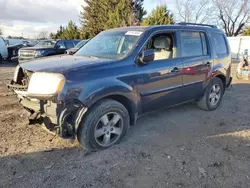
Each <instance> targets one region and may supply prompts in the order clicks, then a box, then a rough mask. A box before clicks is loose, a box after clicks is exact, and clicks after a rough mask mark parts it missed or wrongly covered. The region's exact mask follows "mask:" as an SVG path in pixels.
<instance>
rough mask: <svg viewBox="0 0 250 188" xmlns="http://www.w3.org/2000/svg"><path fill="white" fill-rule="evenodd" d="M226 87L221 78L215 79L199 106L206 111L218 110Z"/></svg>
mask: <svg viewBox="0 0 250 188" xmlns="http://www.w3.org/2000/svg"><path fill="white" fill-rule="evenodd" d="M224 90H225V88H224V85H223V82H222V80H221V79H220V78H217V77H215V78H213V79H212V80H211V81H210V83H209V84H208V86H207V88H206V91H205V94H204V96H203V97H202V99H201V100H200V101H199V102H198V106H199V107H200V108H201V109H203V110H206V111H212V110H216V109H217V108H218V107H219V105H220V103H221V100H222V97H223V95H224Z"/></svg>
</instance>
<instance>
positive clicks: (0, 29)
mask: <svg viewBox="0 0 250 188" xmlns="http://www.w3.org/2000/svg"><path fill="white" fill-rule="evenodd" d="M2 34H3V29H2V28H0V36H1V35H2Z"/></svg>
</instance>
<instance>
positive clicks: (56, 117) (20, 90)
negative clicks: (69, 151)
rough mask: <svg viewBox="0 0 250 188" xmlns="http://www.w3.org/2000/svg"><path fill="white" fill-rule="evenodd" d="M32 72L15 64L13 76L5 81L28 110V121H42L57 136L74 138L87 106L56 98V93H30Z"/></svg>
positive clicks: (78, 102) (76, 101) (75, 101)
mask: <svg viewBox="0 0 250 188" xmlns="http://www.w3.org/2000/svg"><path fill="white" fill-rule="evenodd" d="M33 74H35V73H34V72H32V71H28V70H24V69H23V68H22V67H20V66H17V68H16V70H15V73H14V78H13V80H11V81H10V82H9V83H7V87H8V88H9V89H10V90H12V91H13V92H14V93H15V94H16V95H17V97H18V99H19V102H20V103H21V104H22V105H23V106H24V108H25V109H26V110H28V111H29V112H30V114H31V115H30V123H32V124H33V123H34V122H37V121H40V122H41V121H42V122H43V123H44V125H45V126H46V128H47V129H48V130H50V131H56V132H57V134H58V135H59V136H61V137H63V138H74V137H75V133H76V131H77V129H78V127H79V124H80V123H81V120H82V118H83V116H84V114H85V113H86V111H87V107H85V106H84V105H83V104H82V103H81V102H80V101H78V100H74V101H62V100H58V98H57V96H58V93H57V94H56V95H54V94H53V95H46V94H43V93H42V94H34V93H30V88H29V87H31V86H30V85H32V84H33V85H34V80H33V83H32V84H30V82H32V81H31V77H32V75H33ZM41 87H42V86H41ZM39 89H40V90H41V91H43V90H42V89H41V88H39Z"/></svg>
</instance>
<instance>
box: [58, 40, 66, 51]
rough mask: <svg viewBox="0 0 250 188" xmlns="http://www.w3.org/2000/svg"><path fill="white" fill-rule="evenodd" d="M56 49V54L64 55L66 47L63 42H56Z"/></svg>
mask: <svg viewBox="0 0 250 188" xmlns="http://www.w3.org/2000/svg"><path fill="white" fill-rule="evenodd" d="M56 47H57V49H56V51H57V54H64V52H65V51H66V47H65V44H64V42H63V41H59V42H57V44H56Z"/></svg>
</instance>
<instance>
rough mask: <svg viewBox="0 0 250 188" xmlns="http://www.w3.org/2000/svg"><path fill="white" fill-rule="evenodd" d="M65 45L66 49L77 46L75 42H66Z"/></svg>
mask: <svg viewBox="0 0 250 188" xmlns="http://www.w3.org/2000/svg"><path fill="white" fill-rule="evenodd" d="M64 43H65V47H66V49H69V48H73V47H74V46H75V45H74V43H73V42H69V41H67V42H64Z"/></svg>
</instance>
